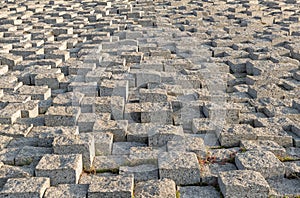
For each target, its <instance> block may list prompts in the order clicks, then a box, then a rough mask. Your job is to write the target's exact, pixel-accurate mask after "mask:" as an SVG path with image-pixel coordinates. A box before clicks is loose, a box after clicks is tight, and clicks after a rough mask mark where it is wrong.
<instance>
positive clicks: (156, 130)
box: [148, 125, 184, 146]
mask: <svg viewBox="0 0 300 198" xmlns="http://www.w3.org/2000/svg"><path fill="white" fill-rule="evenodd" d="M182 139H184V133H183V129H182V126H173V125H162V126H156V127H153V128H151V129H149V132H148V145H149V146H165V145H167V142H168V141H180V140H182Z"/></svg>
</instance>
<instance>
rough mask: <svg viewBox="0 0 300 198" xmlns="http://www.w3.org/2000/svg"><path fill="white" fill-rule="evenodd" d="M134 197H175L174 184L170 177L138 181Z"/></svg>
mask: <svg viewBox="0 0 300 198" xmlns="http://www.w3.org/2000/svg"><path fill="white" fill-rule="evenodd" d="M134 197H139V198H141V197H176V185H175V182H174V181H172V180H170V179H162V180H149V181H146V182H139V183H137V184H136V186H135V191H134Z"/></svg>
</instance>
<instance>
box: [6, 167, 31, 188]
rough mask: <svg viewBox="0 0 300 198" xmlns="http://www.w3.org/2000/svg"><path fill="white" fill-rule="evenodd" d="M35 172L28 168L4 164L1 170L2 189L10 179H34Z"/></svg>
mask: <svg viewBox="0 0 300 198" xmlns="http://www.w3.org/2000/svg"><path fill="white" fill-rule="evenodd" d="M33 174H34V170H33V169H31V168H29V167H27V166H10V165H5V164H2V166H1V168H0V189H2V187H3V186H4V184H5V183H6V182H7V180H8V179H9V178H28V177H32V176H33Z"/></svg>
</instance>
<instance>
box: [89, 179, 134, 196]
mask: <svg viewBox="0 0 300 198" xmlns="http://www.w3.org/2000/svg"><path fill="white" fill-rule="evenodd" d="M95 179H96V181H95V182H93V183H91V184H90V186H89V192H115V191H131V189H132V188H133V175H124V176H123V175H118V176H100V177H96V178H95Z"/></svg>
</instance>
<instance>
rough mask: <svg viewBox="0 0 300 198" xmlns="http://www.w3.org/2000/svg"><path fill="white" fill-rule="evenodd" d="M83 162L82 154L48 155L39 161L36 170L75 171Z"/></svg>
mask: <svg viewBox="0 0 300 198" xmlns="http://www.w3.org/2000/svg"><path fill="white" fill-rule="evenodd" d="M80 161H82V156H81V155H80V154H70V155H53V154H46V155H44V156H43V157H42V159H41V160H40V161H39V163H38V165H37V166H36V169H38V170H60V169H75V168H76V165H77V164H78V163H79V162H80Z"/></svg>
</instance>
